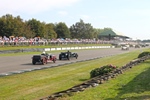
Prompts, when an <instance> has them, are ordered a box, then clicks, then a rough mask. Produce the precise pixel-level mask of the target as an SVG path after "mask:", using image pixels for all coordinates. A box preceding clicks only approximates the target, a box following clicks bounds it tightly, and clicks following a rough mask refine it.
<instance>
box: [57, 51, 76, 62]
mask: <svg viewBox="0 0 150 100" xmlns="http://www.w3.org/2000/svg"><path fill="white" fill-rule="evenodd" d="M70 58H76V59H77V58H78V54H77V53H72V52H70V51H67V52H61V53H60V54H59V60H62V59H67V60H70Z"/></svg>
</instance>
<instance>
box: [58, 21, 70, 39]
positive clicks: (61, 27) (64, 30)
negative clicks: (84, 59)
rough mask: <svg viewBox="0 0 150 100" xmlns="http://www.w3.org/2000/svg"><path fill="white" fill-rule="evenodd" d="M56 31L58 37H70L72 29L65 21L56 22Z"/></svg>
mask: <svg viewBox="0 0 150 100" xmlns="http://www.w3.org/2000/svg"><path fill="white" fill-rule="evenodd" d="M55 31H56V33H57V38H70V37H71V36H70V31H69V28H68V27H67V25H66V24H65V23H63V22H60V23H58V24H56V27H55Z"/></svg>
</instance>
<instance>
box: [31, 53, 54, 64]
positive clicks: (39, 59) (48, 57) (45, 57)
mask: <svg viewBox="0 0 150 100" xmlns="http://www.w3.org/2000/svg"><path fill="white" fill-rule="evenodd" d="M51 61H52V62H54V63H55V62H56V56H55V55H52V54H48V53H42V54H41V55H33V57H32V64H33V65H35V64H36V63H41V64H43V65H44V64H47V63H48V62H51Z"/></svg>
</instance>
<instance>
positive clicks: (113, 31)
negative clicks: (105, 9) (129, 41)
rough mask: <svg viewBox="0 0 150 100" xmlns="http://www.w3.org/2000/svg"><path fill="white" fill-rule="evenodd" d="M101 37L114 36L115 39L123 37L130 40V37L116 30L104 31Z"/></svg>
mask: <svg viewBox="0 0 150 100" xmlns="http://www.w3.org/2000/svg"><path fill="white" fill-rule="evenodd" d="M99 36H105V37H107V36H113V37H122V38H129V37H128V36H125V35H123V33H121V32H118V31H116V30H112V29H104V30H103V31H102V32H101V33H100V34H99Z"/></svg>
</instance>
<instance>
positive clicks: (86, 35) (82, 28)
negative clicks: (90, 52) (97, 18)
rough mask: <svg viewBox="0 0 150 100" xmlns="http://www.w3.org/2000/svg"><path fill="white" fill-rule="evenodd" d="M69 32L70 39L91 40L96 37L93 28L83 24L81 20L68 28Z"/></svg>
mask: <svg viewBox="0 0 150 100" xmlns="http://www.w3.org/2000/svg"><path fill="white" fill-rule="evenodd" d="M70 32H71V36H72V38H80V39H81V38H83V39H92V38H96V37H97V36H96V35H95V34H96V33H95V31H94V28H93V26H92V25H91V24H89V23H84V22H83V20H81V19H80V22H77V23H75V24H73V25H72V26H71V27H70Z"/></svg>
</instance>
